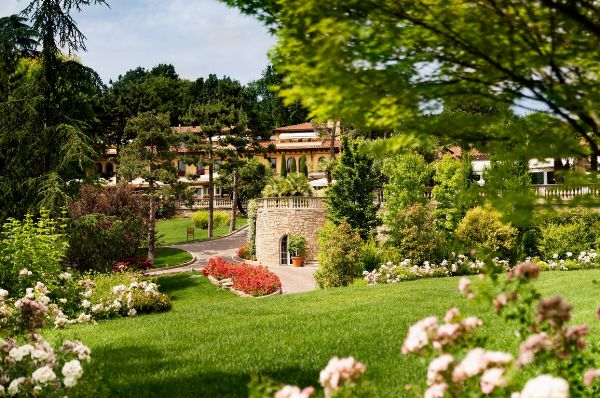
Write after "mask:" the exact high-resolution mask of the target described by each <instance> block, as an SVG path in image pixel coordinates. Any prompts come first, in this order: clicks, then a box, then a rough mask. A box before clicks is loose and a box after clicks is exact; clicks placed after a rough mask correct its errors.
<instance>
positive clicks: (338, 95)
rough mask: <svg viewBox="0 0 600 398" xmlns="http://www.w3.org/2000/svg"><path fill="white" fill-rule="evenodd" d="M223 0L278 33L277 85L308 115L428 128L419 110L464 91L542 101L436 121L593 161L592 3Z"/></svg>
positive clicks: (596, 8)
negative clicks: (510, 112) (514, 114)
mask: <svg viewBox="0 0 600 398" xmlns="http://www.w3.org/2000/svg"><path fill="white" fill-rule="evenodd" d="M225 2H226V3H228V4H231V5H234V6H237V7H238V8H240V9H241V10H242V11H243V12H246V13H250V14H254V15H257V16H258V17H259V18H261V19H262V20H264V21H265V22H266V23H267V24H268V25H269V26H270V27H271V28H272V30H273V31H274V32H275V33H276V34H277V36H278V42H277V43H278V44H277V46H276V48H275V50H274V52H273V61H274V62H275V63H276V66H277V68H278V70H280V71H281V72H282V73H284V74H285V75H286V78H287V79H289V81H290V83H291V84H292V85H291V86H290V87H289V88H287V89H285V90H283V94H284V95H285V96H286V98H287V100H288V101H295V100H298V99H301V100H302V102H303V104H304V105H306V106H307V107H308V108H309V109H310V110H311V113H312V115H314V116H318V117H321V118H327V117H329V116H330V115H343V117H344V120H348V121H349V122H350V123H356V124H358V125H359V126H363V127H378V128H382V129H396V130H399V129H401V130H402V131H404V132H412V133H423V132H429V131H428V130H427V129H424V128H423V124H424V123H430V122H435V120H436V118H431V117H430V118H423V115H427V114H428V113H431V112H433V111H434V110H435V109H436V108H438V107H439V106H440V104H443V103H444V102H445V101H447V100H449V99H452V98H456V97H461V96H465V95H468V96H477V97H480V98H483V99H491V100H493V101H494V102H498V103H505V104H511V105H513V104H518V105H519V106H521V107H524V108H534V109H538V108H540V107H542V108H543V109H547V110H548V113H547V115H532V116H530V117H527V118H523V119H515V120H512V121H511V123H488V122H486V121H483V122H482V121H481V120H479V119H477V118H476V117H473V116H471V115H468V114H467V115H457V116H460V120H461V123H456V124H448V123H446V124H438V127H443V126H446V127H452V126H453V125H461V124H462V125H464V124H465V122H468V123H469V124H470V125H471V126H472V127H473V128H472V129H471V130H472V131H474V132H477V138H478V139H485V140H488V141H494V142H498V143H500V144H502V145H504V144H506V142H507V141H513V143H514V142H516V143H517V144H518V145H516V146H515V145H512V146H510V147H512V148H517V149H521V150H522V151H526V152H527V153H528V155H530V156H532V157H547V156H552V157H557V156H558V155H563V156H565V155H568V154H574V155H578V156H582V155H593V156H592V157H591V163H592V168H593V169H596V168H597V158H596V156H597V155H598V154H599V150H598V144H599V138H600V137H599V134H600V118H599V117H598V108H599V106H598V104H599V102H600V89H599V86H598V84H597V77H598V73H599V71H600V63H599V62H598V55H599V51H600V50H599V49H598V46H597V40H598V37H599V36H600V30H599V29H598V27H599V26H600V17H599V15H600V5H598V4H597V3H596V2H591V1H586V0H574V1H564V0H543V1H528V0H517V1H510V2H498V1H494V0H480V1H467V2H465V1H459V0H452V1H445V0H444V1H442V0H435V1H428V2H422V1H412V0H400V1H397V0H383V1H380V0H367V1H363V0H350V1H346V0H334V1H328V2H321V1H317V0H299V1H293V2H283V1H275V0H225ZM348 82H352V84H348ZM448 116H450V115H446V120H448ZM423 119H425V120H423ZM448 130H451V129H450V128H449V129H448ZM448 130H446V132H447V131H448ZM442 134H443V133H442ZM580 141H583V142H584V143H585V145H580Z"/></svg>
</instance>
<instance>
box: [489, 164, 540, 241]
mask: <svg viewBox="0 0 600 398" xmlns="http://www.w3.org/2000/svg"><path fill="white" fill-rule="evenodd" d="M483 179H484V180H485V185H484V187H483V192H484V193H485V198H486V201H487V202H488V203H491V204H492V206H493V207H494V208H496V209H497V210H499V211H500V212H501V213H502V215H503V217H504V221H510V222H511V223H512V224H513V225H515V226H516V227H518V228H520V229H521V230H523V229H527V228H528V227H529V226H530V224H531V220H532V213H533V204H534V200H535V197H534V195H533V192H532V191H531V188H530V184H531V177H530V176H529V162H528V161H526V160H498V159H495V158H492V160H491V162H490V166H489V167H488V168H486V169H484V170H483Z"/></svg>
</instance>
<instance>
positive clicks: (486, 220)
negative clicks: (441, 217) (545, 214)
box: [456, 206, 518, 258]
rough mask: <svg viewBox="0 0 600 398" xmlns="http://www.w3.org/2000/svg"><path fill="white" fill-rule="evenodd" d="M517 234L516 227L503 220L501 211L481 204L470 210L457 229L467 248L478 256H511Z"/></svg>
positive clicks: (457, 233) (457, 234) (458, 235)
mask: <svg viewBox="0 0 600 398" xmlns="http://www.w3.org/2000/svg"><path fill="white" fill-rule="evenodd" d="M517 235H518V231H517V229H516V228H514V227H513V226H511V225H509V224H505V223H503V222H502V214H501V213H500V212H499V211H497V210H494V209H492V208H491V207H481V206H479V207H475V208H473V209H471V210H469V211H468V212H467V214H466V215H465V217H464V218H463V219H462V221H461V222H460V224H459V225H458V228H457V229H456V236H457V237H458V238H459V239H460V240H461V241H462V243H463V244H464V245H465V248H466V249H467V250H471V251H473V250H474V251H475V252H476V253H477V255H478V257H481V256H482V255H483V256H484V257H485V256H491V257H496V256H498V257H500V258H511V254H512V251H513V248H514V245H515V243H516V238H517ZM471 254H475V253H471Z"/></svg>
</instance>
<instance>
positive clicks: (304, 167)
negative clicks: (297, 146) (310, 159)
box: [298, 155, 308, 177]
mask: <svg viewBox="0 0 600 398" xmlns="http://www.w3.org/2000/svg"><path fill="white" fill-rule="evenodd" d="M298 169H299V171H300V173H302V174H304V175H305V176H306V177H308V166H307V165H306V155H302V157H301V158H300V166H299V167H298Z"/></svg>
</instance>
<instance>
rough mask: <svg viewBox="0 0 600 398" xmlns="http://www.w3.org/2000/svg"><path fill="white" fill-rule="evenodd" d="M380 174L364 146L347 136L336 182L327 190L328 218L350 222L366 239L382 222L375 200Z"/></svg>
mask: <svg viewBox="0 0 600 398" xmlns="http://www.w3.org/2000/svg"><path fill="white" fill-rule="evenodd" d="M377 177H378V176H377V175H375V174H374V173H373V160H372V158H371V157H370V156H369V155H367V154H366V153H365V148H364V145H363V147H362V148H361V146H360V145H359V143H358V142H356V141H355V142H350V141H349V139H348V138H347V137H344V138H343V139H342V156H341V157H340V159H339V160H338V162H337V164H336V167H335V169H333V179H334V180H335V183H334V184H332V185H331V186H330V187H329V188H328V189H327V205H328V218H329V219H330V220H331V221H333V222H334V223H336V224H339V223H341V222H347V223H348V224H350V226H351V227H352V228H354V229H356V230H357V231H358V232H359V233H360V236H361V237H362V238H363V239H366V238H367V237H368V236H369V234H370V233H371V231H372V230H373V228H375V226H377V224H378V223H379V220H378V219H377V214H376V213H377V206H375V204H374V203H373V198H374V194H375V189H376V188H377V186H378V178H377Z"/></svg>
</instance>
